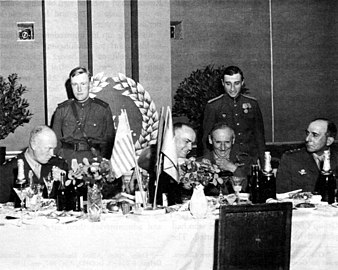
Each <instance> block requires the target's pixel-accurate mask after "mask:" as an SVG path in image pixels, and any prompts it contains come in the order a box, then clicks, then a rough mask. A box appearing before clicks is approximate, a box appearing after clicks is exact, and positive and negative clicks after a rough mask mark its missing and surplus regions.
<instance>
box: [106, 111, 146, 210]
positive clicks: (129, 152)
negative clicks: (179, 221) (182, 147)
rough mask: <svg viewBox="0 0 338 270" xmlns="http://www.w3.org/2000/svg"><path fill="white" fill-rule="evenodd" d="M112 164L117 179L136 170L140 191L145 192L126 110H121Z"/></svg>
mask: <svg viewBox="0 0 338 270" xmlns="http://www.w3.org/2000/svg"><path fill="white" fill-rule="evenodd" d="M110 162H111V166H112V169H113V171H114V172H115V177H116V178H119V177H121V176H123V175H124V174H126V173H128V172H129V171H130V170H131V169H133V168H135V177H136V179H137V183H138V186H139V190H140V191H143V186H142V180H141V175H140V172H139V167H138V165H137V161H136V153H135V146H134V144H133V139H132V137H131V130H130V126H129V121H128V116H127V112H126V110H124V109H122V110H121V115H119V123H118V126H117V131H116V137H115V142H114V147H113V153H112V155H111V158H110ZM142 199H143V205H144V206H145V207H146V205H147V202H146V197H145V196H142Z"/></svg>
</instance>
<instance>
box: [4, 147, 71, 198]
mask: <svg viewBox="0 0 338 270" xmlns="http://www.w3.org/2000/svg"><path fill="white" fill-rule="evenodd" d="M18 159H22V160H23V162H24V174H25V179H26V181H27V184H28V183H29V177H28V175H29V174H28V173H29V171H30V170H32V168H31V167H30V165H29V163H28V162H27V160H26V158H25V155H24V152H22V153H20V154H19V155H18V156H17V157H15V158H13V159H10V160H8V161H7V162H5V163H4V164H3V165H2V166H0V203H5V202H8V201H14V199H15V197H16V195H15V192H14V190H13V187H14V184H15V181H16V179H17V175H18V166H17V163H18ZM53 166H57V167H59V168H60V169H62V170H64V171H66V172H67V171H68V164H67V163H66V161H65V160H64V159H62V158H61V157H59V156H54V157H52V158H51V159H50V160H49V161H48V163H46V164H41V172H40V178H38V177H37V176H36V175H35V174H33V183H35V184H41V185H44V181H43V178H44V177H47V176H48V174H49V173H50V172H51V171H52V168H53ZM32 171H33V170H32ZM57 187H58V183H56V182H55V183H54V186H53V188H52V191H51V194H50V197H51V198H56V191H57ZM43 196H44V197H45V198H46V197H47V189H46V187H45V188H44V190H43Z"/></svg>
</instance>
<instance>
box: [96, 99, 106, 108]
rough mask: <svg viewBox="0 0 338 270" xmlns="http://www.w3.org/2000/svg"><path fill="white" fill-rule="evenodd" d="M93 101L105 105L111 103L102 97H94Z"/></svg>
mask: <svg viewBox="0 0 338 270" xmlns="http://www.w3.org/2000/svg"><path fill="white" fill-rule="evenodd" d="M93 102H95V103H97V104H100V105H101V106H103V107H108V106H109V104H108V103H107V102H105V101H103V100H102V99H99V98H93Z"/></svg>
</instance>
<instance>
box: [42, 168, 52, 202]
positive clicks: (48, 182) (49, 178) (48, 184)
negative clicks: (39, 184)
mask: <svg viewBox="0 0 338 270" xmlns="http://www.w3.org/2000/svg"><path fill="white" fill-rule="evenodd" d="M43 181H44V182H45V185H46V188H47V196H48V199H50V193H51V192H52V189H53V184H54V177H52V175H51V173H49V174H48V176H47V178H45V177H43Z"/></svg>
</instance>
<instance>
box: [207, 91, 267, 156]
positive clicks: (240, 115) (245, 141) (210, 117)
mask: <svg viewBox="0 0 338 270" xmlns="http://www.w3.org/2000/svg"><path fill="white" fill-rule="evenodd" d="M219 122H222V123H225V124H227V125H228V126H229V127H231V128H232V129H233V130H234V131H235V134H236V140H235V145H237V146H238V147H239V150H240V151H241V152H245V153H249V154H250V156H252V157H253V158H258V157H259V158H261V161H263V158H264V151H265V137H264V123H263V117H262V113H261V110H260V108H259V105H258V102H257V100H256V99H255V98H253V97H249V96H247V95H243V94H240V95H239V96H238V97H236V98H235V99H234V98H231V97H229V95H227V94H224V95H221V96H219V97H216V98H214V99H212V100H209V101H208V103H207V105H206V107H205V110H204V119H203V139H202V140H203V147H204V154H206V152H207V139H208V135H209V132H210V131H211V129H212V127H213V126H214V124H216V123H219Z"/></svg>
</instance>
